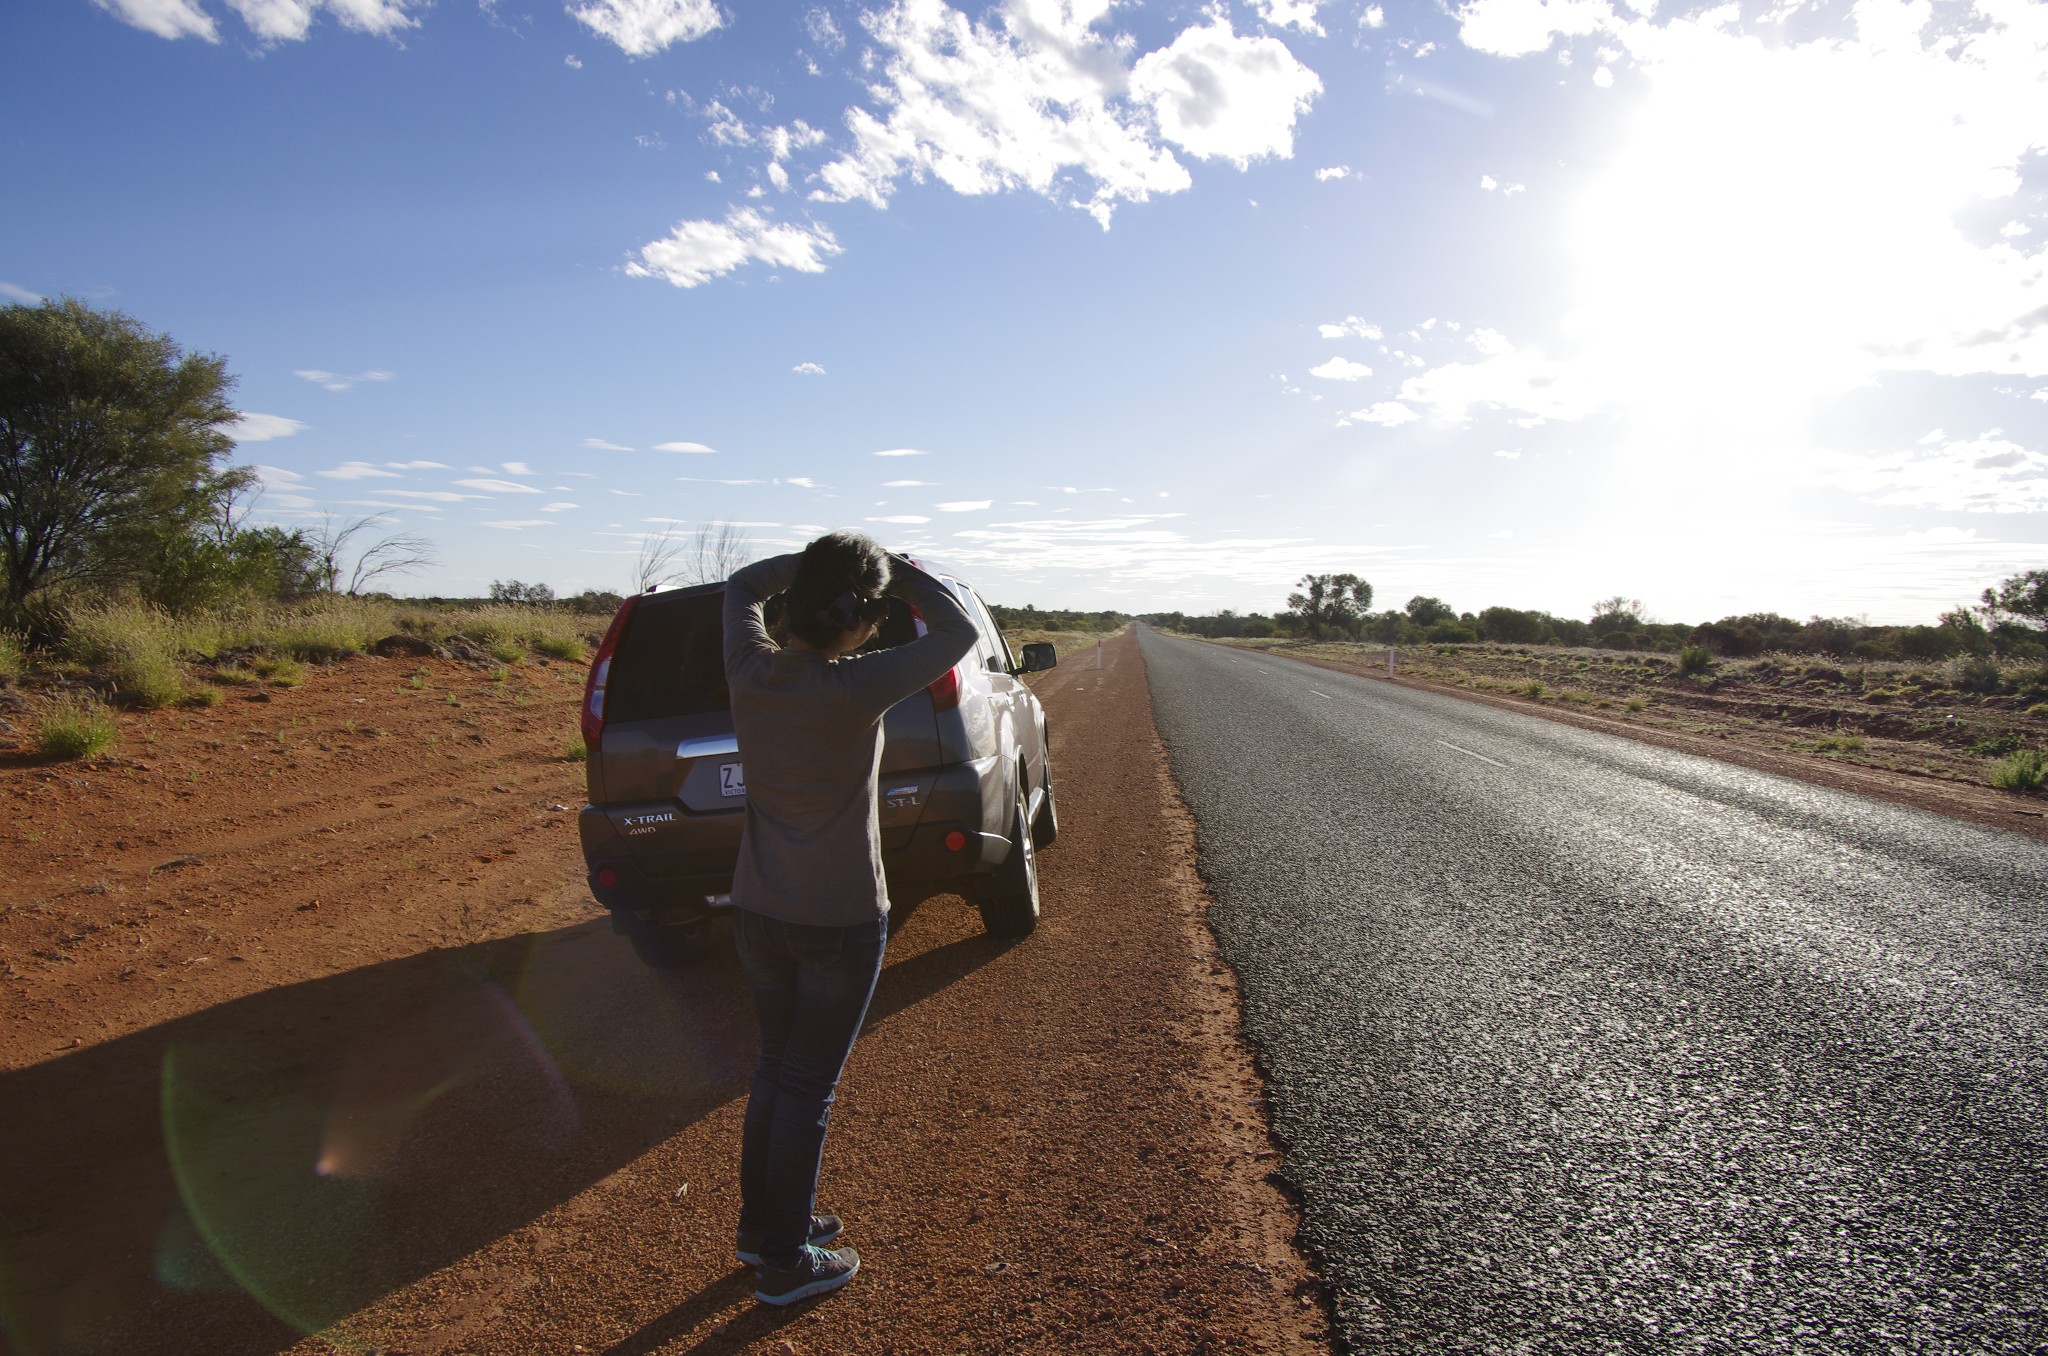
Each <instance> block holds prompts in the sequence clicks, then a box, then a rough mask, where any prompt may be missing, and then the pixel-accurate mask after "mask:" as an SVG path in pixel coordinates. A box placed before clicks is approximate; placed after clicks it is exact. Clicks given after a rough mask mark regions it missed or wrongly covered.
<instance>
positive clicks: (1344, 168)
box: [1316, 165, 1351, 184]
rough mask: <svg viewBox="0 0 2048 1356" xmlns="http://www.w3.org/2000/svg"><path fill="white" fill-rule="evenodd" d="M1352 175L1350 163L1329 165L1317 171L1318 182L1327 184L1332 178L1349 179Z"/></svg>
mask: <svg viewBox="0 0 2048 1356" xmlns="http://www.w3.org/2000/svg"><path fill="white" fill-rule="evenodd" d="M1350 177H1351V166H1349V165H1327V166H1325V167H1324V168H1322V169H1319V170H1317V171H1316V182H1317V183H1319V184H1327V183H1329V182H1330V180H1332V179H1349V178H1350Z"/></svg>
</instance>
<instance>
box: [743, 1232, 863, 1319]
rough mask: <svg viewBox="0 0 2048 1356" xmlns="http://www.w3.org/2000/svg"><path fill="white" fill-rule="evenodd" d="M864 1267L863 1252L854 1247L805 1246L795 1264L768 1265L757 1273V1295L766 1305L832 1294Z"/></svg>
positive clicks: (755, 1295) (755, 1287)
mask: <svg viewBox="0 0 2048 1356" xmlns="http://www.w3.org/2000/svg"><path fill="white" fill-rule="evenodd" d="M859 1270H860V1254H859V1253H857V1252H855V1251H854V1250H853V1249H852V1248H840V1249H838V1250H836V1251H834V1250H833V1249H830V1248H814V1247H811V1246H810V1245H809V1244H805V1245H804V1250H803V1251H802V1252H801V1253H799V1254H798V1255H797V1260H796V1265H795V1266H793V1267H787V1268H784V1267H771V1266H764V1267H762V1268H761V1269H760V1270H759V1271H758V1272H756V1273H755V1275H756V1282H755V1286H754V1298H755V1299H757V1300H759V1301H761V1303H763V1304H775V1305H782V1304H795V1303H796V1302H797V1301H798V1300H804V1299H809V1298H811V1296H813V1295H829V1294H831V1293H832V1292H833V1291H834V1290H837V1289H838V1288H839V1287H840V1286H842V1285H845V1284H846V1283H847V1282H848V1281H850V1280H852V1279H853V1275H854V1273H855V1272H857V1271H859Z"/></svg>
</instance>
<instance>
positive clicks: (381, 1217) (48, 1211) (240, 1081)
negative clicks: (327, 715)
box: [0, 922, 1002, 1356]
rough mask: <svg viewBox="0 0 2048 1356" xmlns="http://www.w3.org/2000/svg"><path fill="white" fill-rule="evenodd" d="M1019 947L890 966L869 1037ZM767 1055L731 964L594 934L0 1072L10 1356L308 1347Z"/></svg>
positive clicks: (3, 1287)
mask: <svg viewBox="0 0 2048 1356" xmlns="http://www.w3.org/2000/svg"><path fill="white" fill-rule="evenodd" d="M1001 949H1002V948H1001V947H1000V946H998V945H996V944H995V943H993V942H991V941H989V940H988V939H986V938H982V937H978V936H977V937H972V938H967V939H963V940H960V941H956V942H952V943H949V944H947V945H944V946H940V947H936V948H933V949H932V950H929V951H925V952H922V953H920V954H916V955H912V956H908V957H906V958H905V959H904V960H902V961H900V962H897V963H893V964H890V965H889V966H887V968H886V969H885V970H884V972H883V976H882V980H881V983H880V985H879V986H878V988H877V991H876V995H875V1002H874V1004H873V1006H872V1007H871V1009H870V1016H869V1021H870V1023H871V1024H872V1023H874V1022H880V1021H885V1020H887V1019H888V1018H889V1017H890V1016H892V1015H893V1014H895V1013H897V1012H900V1011H902V1010H903V1009H904V1008H906V1007H909V1006H912V1005H914V1004H915V1003H917V1002H919V1001H921V1000H922V999H924V998H925V997H928V996H929V995H931V994H933V993H935V992H937V991H938V990H940V989H942V988H944V987H945V986H946V985H947V984H950V983H951V982H953V981H954V980H955V979H958V978H960V977H961V976H963V975H965V974H967V973H969V972H970V971H972V970H973V969H975V968H976V967H978V966H979V965H982V964H984V963H986V962H987V961H988V960H990V959H992V958H993V957H994V956H996V955H998V954H1000V951H1001ZM754 1049H755V1034H754V1021H753V1009H752V1002H751V1000H750V999H749V997H748V995H747V992H746V989H745V986H744V985H743V983H742V982H741V978H740V974H739V967H738V964H737V962H736V960H735V959H734V958H733V957H732V956H731V955H730V954H729V953H726V952H724V951H722V950H721V951H719V952H717V953H715V954H711V955H707V956H705V957H704V958H702V959H700V960H698V961H696V962H694V963H692V964H691V965H689V966H686V967H684V968H682V969H679V970H672V971H656V970H650V969H647V968H645V967H643V966H642V965H640V963H639V962H638V961H637V960H636V959H635V958H634V957H633V955H632V953H631V950H630V948H629V947H628V946H627V945H626V943H625V942H624V940H623V939H621V938H619V937H616V936H614V935H613V934H612V932H611V930H610V928H609V926H608V925H607V924H606V923H604V922H596V923H588V924H581V925H578V926H575V927H570V928H564V929H560V930H557V931H553V932H547V933H535V934H528V935H524V936H519V937H512V938H505V939H502V940H498V941H493V942H487V943H482V944H479V945H475V946H467V947H460V948H453V949H445V950H436V951H429V952H423V953H420V954H418V955H414V956H408V957H404V958H402V959H399V960H393V961H388V962H384V963H382V964H378V965H372V966H366V967H362V968H358V969H354V970H348V971H344V972H342V973H339V974H335V975H331V976H328V977H326V978H322V979H316V980H308V981H305V982H303V983H298V984H291V985H286V986H283V987H279V988H275V989H268V990H264V991H262V992H260V993H255V994H251V995H249V996H247V997H244V998H240V999H236V1000H233V1001H231V1002H227V1003H223V1004H220V1005H218V1006H216V1007H213V1008H209V1009H206V1010H205V1011H202V1012H196V1013H192V1014H189V1015H187V1016H183V1017H178V1018H175V1019H173V1020H171V1021H167V1022H164V1023H162V1024H161V1025H158V1026H154V1027H150V1028H148V1029H146V1030H143V1031H139V1032H136V1033H134V1034H132V1035H128V1036H123V1037H119V1038H117V1039H114V1040H111V1041H108V1042H106V1043H104V1044H101V1045H96V1046H93V1047H91V1048H89V1049H85V1050H81V1051H79V1052H77V1053H76V1054H67V1055H63V1056H61V1057H59V1058H55V1059H51V1060H48V1061H45V1062H44V1063H41V1064H37V1065H34V1066H31V1067H29V1068H26V1069H21V1070H16V1071H13V1072H9V1073H5V1074H0V1108H4V1110H0V1352H19V1353H23V1356H27V1353H34V1356H59V1354H65V1356H68V1354H69V1353H97V1352H122V1353H127V1352H133V1351H141V1350H148V1351H162V1352H171V1351H191V1352H205V1353H208V1356H245V1354H247V1356H254V1353H259V1352H274V1351H277V1350H279V1349H281V1348H283V1347H287V1346H290V1345H292V1344H293V1343H294V1342H296V1341H298V1340H299V1339H300V1338H301V1337H303V1336H304V1335H305V1334H308V1333H314V1332H319V1331H322V1330H324V1329H326V1328H327V1327H329V1326H331V1325H332V1324H334V1323H335V1322H337V1321H338V1320H340V1319H342V1318H343V1317H345V1316H347V1315H348V1314H351V1313H353V1312H355V1311H357V1310H358V1309H361V1308H363V1307H364V1306H366V1305H368V1304H371V1303H373V1302H375V1301H376V1300H378V1299H379V1298H381V1297H383V1296H385V1295H387V1294H390V1293H391V1292H392V1291H394V1290H397V1289H399V1288H401V1287H403V1286H405V1285H408V1284H410V1283H412V1282H414V1281H416V1280H419V1279H420V1278H422V1277H424V1276H428V1275H430V1274H432V1273H433V1272H435V1271H437V1270H439V1269H441V1268H442V1267H445V1266H447V1265H448V1264H450V1263H451V1262H454V1261H455V1260H457V1259H459V1258H462V1257H464V1256H467V1255H469V1254H470V1253H473V1252H475V1251H476V1250H478V1249H479V1248H482V1247H484V1246H486V1245H488V1244H489V1243H490V1242H492V1241H493V1240H495V1239H497V1238H500V1237H503V1236H504V1235H506V1234H507V1233H510V1232H511V1231H513V1230H516V1229H518V1228H520V1227H522V1226H524V1225H525V1224H527V1223H529V1222H531V1221H532V1220H534V1219H535V1218H537V1217H538V1216H540V1215H542V1214H544V1213H545V1212H547V1211H548V1210H550V1209H552V1208H554V1207H555V1206H557V1205H559V1204H561V1203H563V1202H564V1201H567V1200H569V1199H571V1198H573V1197H575V1196H576V1195H577V1194H579V1193H580V1192H582V1191H583V1190H584V1189H586V1188H587V1187H589V1186H591V1185H592V1184H593V1183H596V1182H598V1181H601V1180H602V1179H604V1178H605V1177H607V1176H609V1175H610V1174H611V1173H613V1172H615V1171H617V1170H618V1169H619V1168H620V1167H622V1166H623V1165H625V1164H626V1163H628V1162H630V1161H631V1160H633V1159H635V1158H637V1157H639V1156H640V1155H641V1154H643V1153H645V1152H646V1150H647V1149H648V1148H649V1147H650V1146H651V1145H654V1144H656V1143H659V1142H660V1141H661V1140H663V1139H664V1138H666V1137H668V1136H669V1135H671V1134H673V1133H674V1132H675V1131H676V1130H678V1129H680V1128H682V1127H684V1126H686V1125H689V1124H691V1123H692V1122H694V1121H696V1120H697V1119H699V1118H700V1117H702V1116H704V1115H706V1114H708V1113H710V1112H711V1111H713V1110H715V1109H716V1108H718V1107H719V1106H722V1105H724V1104H725V1103H727V1102H729V1101H731V1100H732V1099H733V1098H735V1097H739V1096H743V1095H744V1094H745V1090H746V1084H747V1080H748V1077H749V1075H750V1073H751V1071H752V1065H753V1058H754ZM740 1279H741V1280H744V1276H743V1275H742V1276H741V1277H740ZM714 1289H716V1287H714ZM721 1293H722V1292H721ZM672 1317H673V1316H672ZM686 1326H687V1325H686Z"/></svg>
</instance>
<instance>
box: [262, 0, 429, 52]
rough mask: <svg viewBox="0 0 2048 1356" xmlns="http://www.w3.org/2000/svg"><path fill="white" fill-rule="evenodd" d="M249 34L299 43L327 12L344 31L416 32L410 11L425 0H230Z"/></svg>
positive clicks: (270, 39) (376, 32) (414, 21)
mask: <svg viewBox="0 0 2048 1356" xmlns="http://www.w3.org/2000/svg"><path fill="white" fill-rule="evenodd" d="M227 4H228V8H229V9H232V10H234V11H235V12H236V13H237V14H239V15H241V16H242V22H243V23H245V24H247V25H248V26H249V30H250V31H251V32H253V33H254V34H255V35H256V36H257V37H259V38H262V39H263V40H264V41H266V42H300V41H303V40H304V39H305V37H306V34H307V33H308V32H309V31H311V29H312V27H313V18H314V16H315V14H316V13H318V12H319V11H320V10H323V9H324V10H326V11H327V13H329V14H330V15H332V16H333V17H334V18H335V19H336V20H337V21H338V22H339V23H340V24H341V26H342V27H343V28H347V29H353V30H354V31H355V32H358V33H370V34H376V35H381V36H389V35H391V34H393V33H398V32H401V31H403V30H404V29H408V28H416V27H418V25H419V20H417V19H415V18H413V17H412V15H411V13H410V12H409V11H411V10H413V9H417V8H424V4H423V3H422V0H227Z"/></svg>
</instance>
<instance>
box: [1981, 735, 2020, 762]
mask: <svg viewBox="0 0 2048 1356" xmlns="http://www.w3.org/2000/svg"><path fill="white" fill-rule="evenodd" d="M2019 746H2020V737H2019V736H2018V735H2016V734H2008V733H2005V732H2000V733H1998V734H1994V735H1985V736H1984V737H1983V738H1982V739H1979V740H1977V741H1975V742H1974V743H1972V744H1971V745H1970V752H1971V753H1974V754H1976V755H1977V756H1978V757H1979V758H1997V757H1999V756H2000V755H2001V754H2007V753H2011V752H2013V751H2014V750H2016V749H2018V748H2019Z"/></svg>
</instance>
